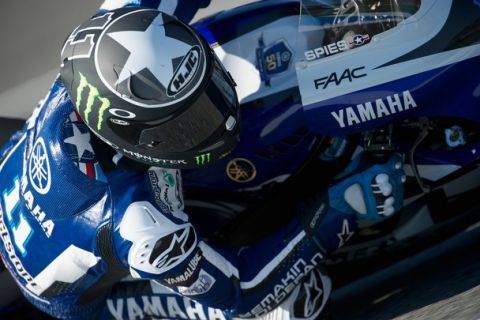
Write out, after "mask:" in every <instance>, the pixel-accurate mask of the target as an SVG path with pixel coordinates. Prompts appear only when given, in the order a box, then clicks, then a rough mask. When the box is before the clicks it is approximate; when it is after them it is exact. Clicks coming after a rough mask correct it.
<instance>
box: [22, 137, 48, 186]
mask: <svg viewBox="0 0 480 320" xmlns="http://www.w3.org/2000/svg"><path fill="white" fill-rule="evenodd" d="M28 177H29V179H30V183H31V184H32V186H33V188H34V189H35V190H36V191H37V192H38V193H40V194H47V193H48V191H50V186H51V184H52V180H51V171H50V162H49V160H48V153H47V148H46V146H45V141H43V138H41V137H40V138H38V139H37V141H36V142H35V145H34V146H33V151H32V153H31V154H30V159H29V161H28Z"/></svg>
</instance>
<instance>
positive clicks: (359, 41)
mask: <svg viewBox="0 0 480 320" xmlns="http://www.w3.org/2000/svg"><path fill="white" fill-rule="evenodd" d="M369 41H370V36H369V35H368V34H356V35H354V36H353V37H352V39H351V40H350V41H349V44H350V45H352V46H355V47H359V46H363V45H364V44H366V43H368V42H369Z"/></svg>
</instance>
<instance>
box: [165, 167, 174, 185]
mask: <svg viewBox="0 0 480 320" xmlns="http://www.w3.org/2000/svg"><path fill="white" fill-rule="evenodd" d="M162 175H163V181H165V183H166V184H167V186H169V187H175V177H174V176H173V174H171V173H170V172H168V171H167V170H162Z"/></svg>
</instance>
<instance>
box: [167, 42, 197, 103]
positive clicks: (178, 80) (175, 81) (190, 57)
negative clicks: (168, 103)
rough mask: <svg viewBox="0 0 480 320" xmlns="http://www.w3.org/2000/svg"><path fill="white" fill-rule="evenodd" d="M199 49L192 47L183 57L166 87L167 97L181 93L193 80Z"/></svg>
mask: <svg viewBox="0 0 480 320" xmlns="http://www.w3.org/2000/svg"><path fill="white" fill-rule="evenodd" d="M199 61H200V47H198V46H194V47H192V48H191V49H190V51H188V53H187V54H186V55H185V57H183V59H182V62H180V65H179V66H178V68H177V70H176V71H175V74H174V75H173V78H172V80H170V83H169V85H168V89H167V95H168V96H174V95H176V94H177V93H179V92H180V91H182V90H183V89H184V88H185V87H186V86H187V84H189V83H190V81H191V80H192V79H193V76H194V75H195V73H196V72H197V69H198V66H199V65H200V63H199Z"/></svg>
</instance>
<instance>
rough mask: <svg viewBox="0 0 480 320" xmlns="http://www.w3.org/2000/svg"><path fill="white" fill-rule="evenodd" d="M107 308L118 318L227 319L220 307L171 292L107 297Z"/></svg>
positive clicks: (117, 319)
mask: <svg viewBox="0 0 480 320" xmlns="http://www.w3.org/2000/svg"><path fill="white" fill-rule="evenodd" d="M107 308H108V311H109V312H110V314H111V315H112V317H113V318H114V319H116V320H122V319H150V318H154V319H191V320H205V319H208V320H226V317H225V315H224V314H223V312H222V311H221V310H219V309H213V308H208V307H206V306H203V305H201V304H200V303H198V302H196V301H194V300H191V299H189V298H187V297H181V296H179V295H171V294H170V295H168V294H162V295H161V296H159V295H151V296H148V295H142V296H141V297H140V296H134V297H128V298H117V299H107Z"/></svg>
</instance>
